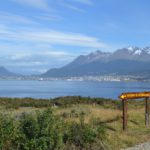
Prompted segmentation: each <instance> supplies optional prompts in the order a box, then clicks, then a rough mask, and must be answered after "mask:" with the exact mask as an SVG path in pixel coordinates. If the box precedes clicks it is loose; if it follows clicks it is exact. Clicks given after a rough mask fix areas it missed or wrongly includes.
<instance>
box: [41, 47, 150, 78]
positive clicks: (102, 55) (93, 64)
mask: <svg viewBox="0 0 150 150" xmlns="http://www.w3.org/2000/svg"><path fill="white" fill-rule="evenodd" d="M112 73H115V74H126V75H127V74H139V73H140V74H142V73H143V74H144V73H146V74H147V73H148V74H150V47H145V48H139V47H133V46H129V47H126V48H122V49H118V50H116V51H115V52H112V53H110V52H102V51H96V52H92V53H90V54H88V55H81V56H79V57H77V58H76V59H75V60H74V61H73V62H71V63H70V64H68V65H66V66H64V67H62V68H59V69H50V70H48V71H47V72H46V73H45V74H43V76H53V77H65V76H81V75H101V74H112Z"/></svg>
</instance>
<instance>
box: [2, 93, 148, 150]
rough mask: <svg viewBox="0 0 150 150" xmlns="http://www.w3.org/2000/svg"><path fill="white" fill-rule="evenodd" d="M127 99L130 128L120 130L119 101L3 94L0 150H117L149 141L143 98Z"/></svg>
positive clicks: (120, 114)
mask: <svg viewBox="0 0 150 150" xmlns="http://www.w3.org/2000/svg"><path fill="white" fill-rule="evenodd" d="M128 103H129V111H128V120H129V121H128V131H126V132H123V131H122V113H121V107H122V106H121V103H120V101H114V100H110V99H102V98H90V97H87V98H86V97H80V96H76V97H60V98H56V99H50V100H42V99H39V100H35V99H31V98H24V99H19V98H14V99H11V98H1V99H0V150H105V149H106V150H107V149H109V150H111V149H112V150H114V149H115V150H119V149H121V148H126V147H129V146H132V145H134V144H137V143H139V142H143V141H145V140H148V139H149V138H150V128H146V127H145V125H144V102H143V101H129V102H128Z"/></svg>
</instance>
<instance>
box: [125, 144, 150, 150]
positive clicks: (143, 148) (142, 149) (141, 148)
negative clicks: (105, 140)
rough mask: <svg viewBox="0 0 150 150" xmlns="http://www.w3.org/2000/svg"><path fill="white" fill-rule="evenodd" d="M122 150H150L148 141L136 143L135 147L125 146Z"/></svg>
mask: <svg viewBox="0 0 150 150" xmlns="http://www.w3.org/2000/svg"><path fill="white" fill-rule="evenodd" d="M124 150H150V142H146V143H143V144H139V145H136V146H135V147H131V148H127V149H124Z"/></svg>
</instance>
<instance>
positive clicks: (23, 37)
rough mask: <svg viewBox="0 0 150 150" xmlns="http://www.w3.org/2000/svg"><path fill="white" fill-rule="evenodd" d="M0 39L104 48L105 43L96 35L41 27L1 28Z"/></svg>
mask: <svg viewBox="0 0 150 150" xmlns="http://www.w3.org/2000/svg"><path fill="white" fill-rule="evenodd" d="M0 34H1V37H0V39H1V40H8V41H12V42H24V43H25V42H28V43H34V44H35V43H41V44H42V43H43V44H44V43H47V44H49V45H70V46H78V47H93V48H104V47H106V46H107V45H105V44H104V43H102V42H100V40H99V39H98V38H96V37H91V36H87V35H84V34H80V33H71V32H60V31H54V30H41V29H36V30H35V29H34V30H33V29H32V30H31V31H30V30H29V29H22V28H21V29H20V30H19V28H18V29H17V31H15V30H10V29H9V28H8V29H7V30H6V29H5V30H3V29H2V30H1V28H0Z"/></svg>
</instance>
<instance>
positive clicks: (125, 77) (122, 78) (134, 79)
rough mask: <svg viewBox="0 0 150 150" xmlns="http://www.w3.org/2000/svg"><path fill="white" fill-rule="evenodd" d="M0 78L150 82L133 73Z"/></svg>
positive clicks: (149, 79)
mask: <svg viewBox="0 0 150 150" xmlns="http://www.w3.org/2000/svg"><path fill="white" fill-rule="evenodd" d="M0 80H37V81H59V80H64V81H97V82H140V81H141V82H150V78H148V77H145V76H135V75H99V76H78V77H40V76H8V77H7V76H1V77H0Z"/></svg>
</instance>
